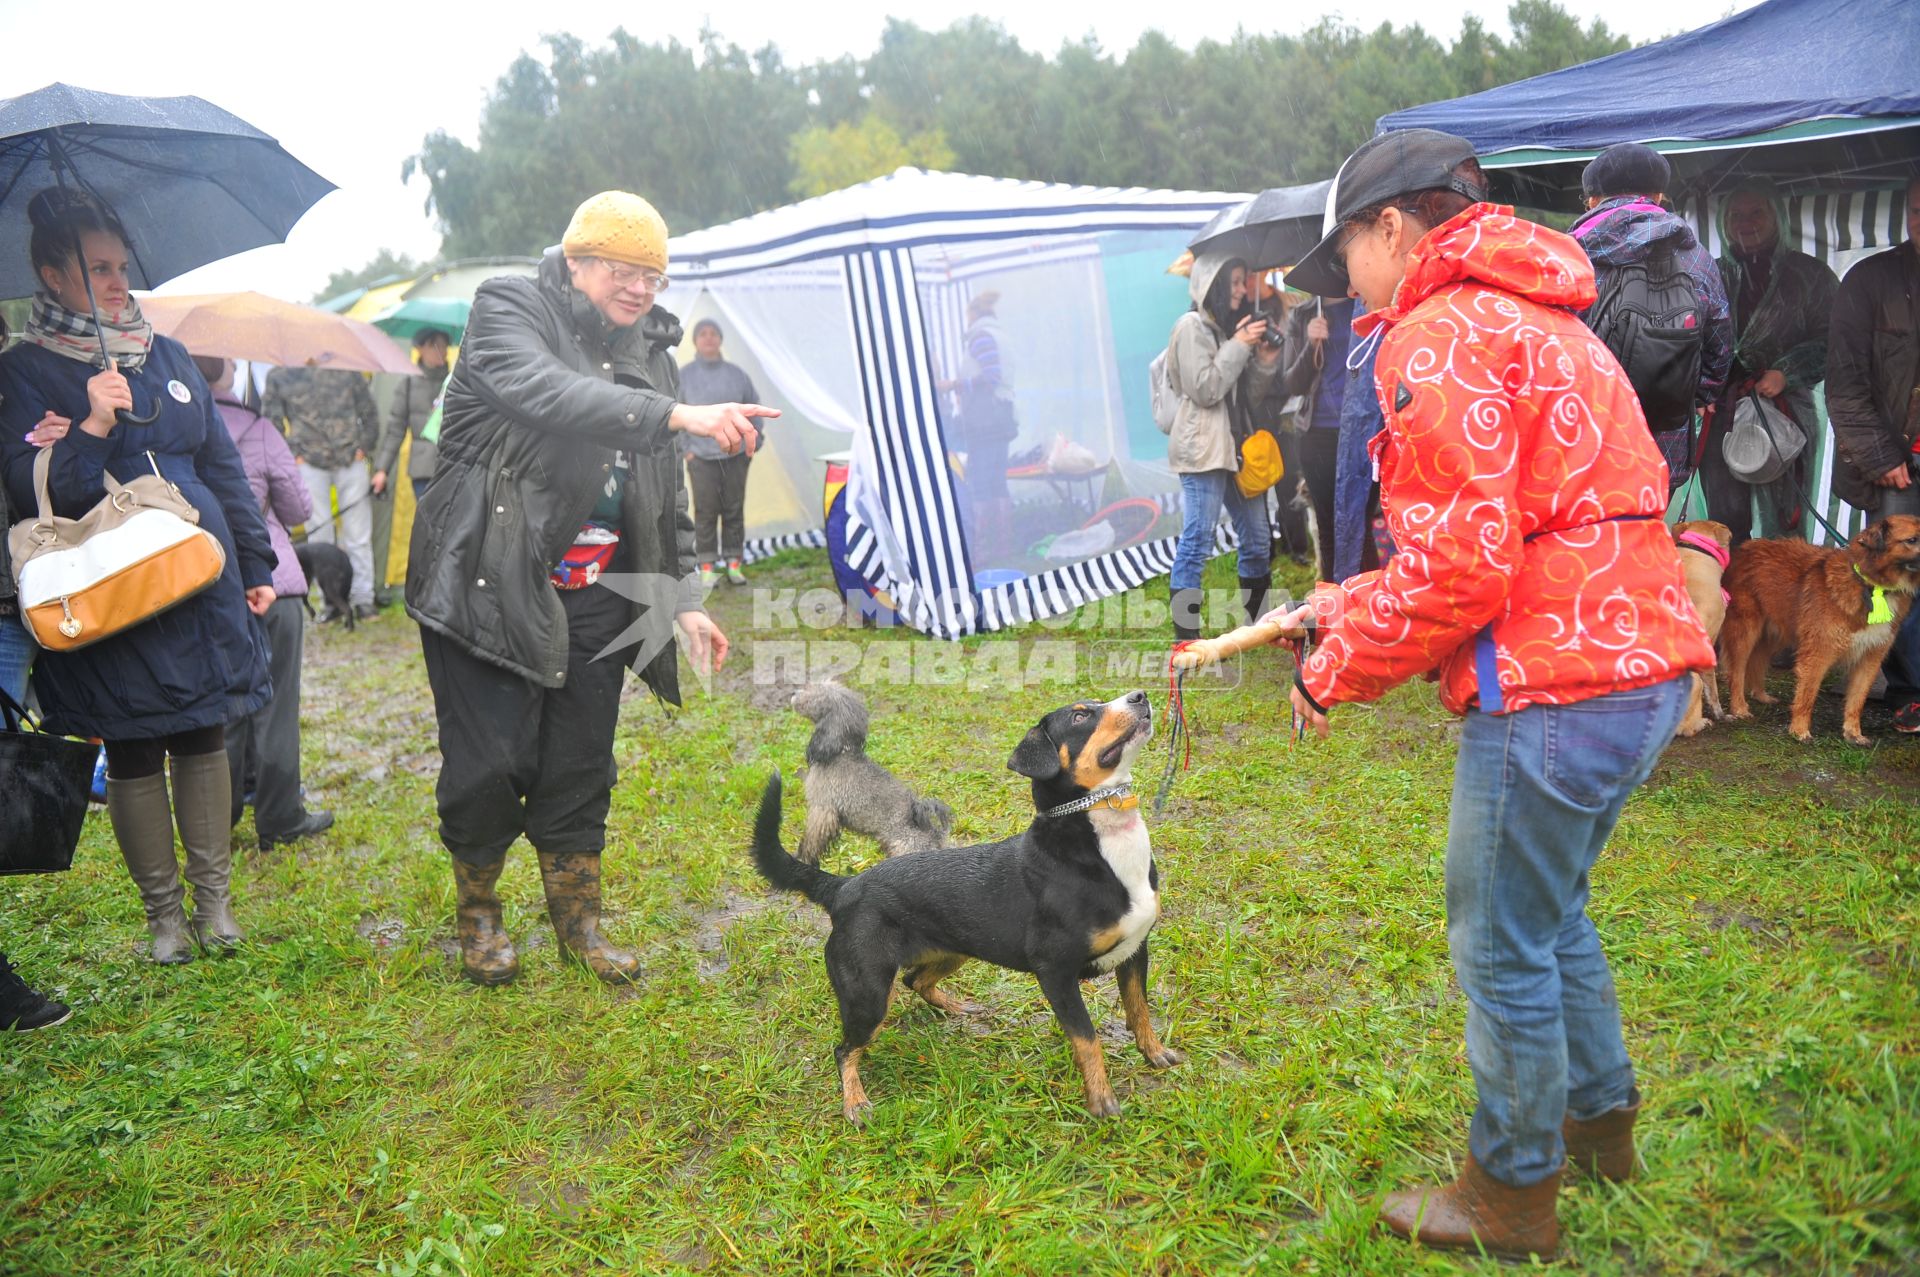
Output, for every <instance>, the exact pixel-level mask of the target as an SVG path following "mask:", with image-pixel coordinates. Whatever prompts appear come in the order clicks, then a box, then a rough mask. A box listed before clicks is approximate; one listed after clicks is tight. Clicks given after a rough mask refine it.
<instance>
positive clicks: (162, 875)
mask: <svg viewBox="0 0 1920 1277" xmlns="http://www.w3.org/2000/svg"><path fill="white" fill-rule="evenodd" d="M225 765H226V763H225V760H224V759H223V760H222V762H221V766H223V767H224V766H225ZM107 815H108V816H109V817H111V818H112V820H113V837H114V840H115V841H116V842H118V843H119V844H120V857H121V859H123V860H125V861H126V862H127V874H128V876H129V877H131V878H132V879H133V885H134V886H135V887H138V888H139V889H140V903H141V905H142V906H143V907H145V909H146V911H147V931H148V932H149V933H151V934H152V936H153V948H152V949H151V950H150V951H149V953H148V958H149V960H150V961H153V962H158V963H160V964H161V965H163V966H174V965H176V964H178V963H182V962H192V961H193V945H192V944H191V943H190V942H189V941H188V940H187V911H186V910H185V909H184V908H182V907H181V901H182V900H183V899H184V898H185V897H186V892H185V890H184V889H183V888H182V887H181V886H180V861H179V859H178V858H177V857H176V856H175V855H174V852H173V807H172V805H171V804H170V803H169V802H168V801H167V777H166V773H164V772H155V773H154V774H153V775H151V776H141V777H139V778H138V779H136V780H115V779H114V778H113V777H112V776H108V777H107ZM225 815H226V813H225V812H222V813H221V816H222V817H223V818H224V817H225Z"/></svg>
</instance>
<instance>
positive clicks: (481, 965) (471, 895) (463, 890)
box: [452, 856, 520, 988]
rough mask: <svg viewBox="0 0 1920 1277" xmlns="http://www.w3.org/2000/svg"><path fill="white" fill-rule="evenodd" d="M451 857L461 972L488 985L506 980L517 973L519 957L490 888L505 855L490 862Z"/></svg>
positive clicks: (503, 863) (498, 879)
mask: <svg viewBox="0 0 1920 1277" xmlns="http://www.w3.org/2000/svg"><path fill="white" fill-rule="evenodd" d="M452 860H453V885H454V889H455V905H454V915H453V916H454V920H455V924H456V928H457V930H458V932H459V935H460V971H461V974H463V975H465V976H466V977H467V979H469V980H471V981H473V982H474V983H475V984H479V985H485V986H487V987H489V988H491V987H492V986H494V985H499V984H510V983H512V982H513V980H514V978H515V977H516V976H518V975H519V974H520V957H519V955H518V954H516V953H515V952H514V951H513V941H512V940H511V939H509V938H508V936H507V928H506V924H505V923H503V922H502V921H501V920H500V897H499V896H498V895H497V894H496V893H495V892H494V884H495V883H497V882H499V881H500V871H501V870H502V869H504V868H506V866H507V861H506V857H504V856H502V857H501V858H500V859H499V860H496V861H494V862H493V863H492V864H490V865H475V864H469V863H468V862H467V861H464V860H462V859H460V857H458V856H454V857H452Z"/></svg>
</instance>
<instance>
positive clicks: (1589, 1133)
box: [1560, 1086, 1640, 1184]
mask: <svg viewBox="0 0 1920 1277" xmlns="http://www.w3.org/2000/svg"><path fill="white" fill-rule="evenodd" d="M1639 1116H1640V1088H1639V1087H1637V1086H1636V1087H1634V1088H1633V1090H1632V1091H1631V1092H1630V1093H1629V1094H1628V1096H1627V1102H1626V1103H1625V1104H1623V1105H1621V1106H1620V1107H1619V1108H1617V1109H1612V1110H1609V1111H1608V1112H1605V1113H1602V1114H1601V1115H1600V1116H1599V1117H1596V1118H1592V1119H1590V1120H1588V1121H1585V1122H1579V1121H1575V1120H1574V1119H1573V1117H1572V1116H1571V1115H1569V1116H1568V1117H1567V1119H1566V1120H1565V1121H1564V1122H1562V1123H1561V1124H1560V1136H1561V1138H1562V1139H1564V1140H1565V1141H1566V1143H1567V1169H1568V1170H1570V1171H1572V1172H1574V1173H1575V1174H1579V1175H1592V1176H1597V1177H1598V1178H1600V1179H1604V1180H1611V1181H1613V1182H1614V1183H1616V1184H1618V1183H1620V1182H1621V1181H1622V1180H1627V1179H1631V1178H1633V1123H1634V1119H1635V1118H1637V1117H1639Z"/></svg>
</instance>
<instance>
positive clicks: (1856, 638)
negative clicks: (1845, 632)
mask: <svg viewBox="0 0 1920 1277" xmlns="http://www.w3.org/2000/svg"><path fill="white" fill-rule="evenodd" d="M1891 642H1893V626H1892V625H1890V624H1888V623H1887V622H1885V621H1880V622H1877V623H1875V624H1873V625H1869V626H1868V627H1867V628H1866V629H1864V630H1855V631H1854V633H1853V642H1852V643H1851V644H1850V645H1849V650H1848V652H1847V658H1848V660H1850V661H1857V660H1859V659H1860V658H1861V657H1863V656H1865V655H1866V654H1867V653H1868V652H1871V651H1873V649H1875V648H1876V647H1880V646H1882V645H1884V644H1888V643H1891Z"/></svg>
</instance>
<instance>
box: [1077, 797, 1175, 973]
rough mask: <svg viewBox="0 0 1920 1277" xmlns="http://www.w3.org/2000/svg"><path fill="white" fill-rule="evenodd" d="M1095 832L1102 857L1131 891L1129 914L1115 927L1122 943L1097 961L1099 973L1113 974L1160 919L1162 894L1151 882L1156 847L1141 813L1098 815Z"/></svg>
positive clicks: (1101, 813)
mask: <svg viewBox="0 0 1920 1277" xmlns="http://www.w3.org/2000/svg"><path fill="white" fill-rule="evenodd" d="M1093 829H1094V832H1095V833H1097V834H1099V835H1100V855H1101V856H1102V857H1103V858H1104V859H1105V860H1106V862H1107V867H1108V868H1110V869H1112V870H1113V876H1114V877H1116V878H1118V879H1119V880H1120V885H1121V886H1123V887H1125V888H1126V889H1127V911H1126V913H1125V914H1123V915H1121V918H1120V921H1119V922H1118V923H1117V924H1115V930H1116V931H1118V932H1119V935H1120V939H1119V942H1118V943H1116V944H1115V945H1114V946H1113V948H1111V949H1109V950H1107V952H1105V953H1103V954H1101V955H1100V956H1099V957H1097V958H1095V959H1094V960H1093V965H1094V968H1095V969H1096V970H1100V971H1111V970H1113V969H1114V968H1115V967H1117V966H1119V965H1120V964H1121V963H1123V962H1125V961H1126V960H1127V959H1128V958H1130V957H1132V956H1133V952H1134V950H1136V949H1138V948H1139V947H1140V942H1141V941H1142V940H1145V939H1146V938H1147V932H1149V931H1151V930H1153V924H1154V923H1156V922H1158V921H1159V920H1160V895H1159V893H1158V892H1156V891H1155V890H1154V889H1153V884H1152V883H1151V882H1150V881H1149V880H1148V874H1149V872H1150V871H1151V870H1152V868H1153V845H1152V843H1151V842H1149V841H1148V839H1147V822H1146V821H1144V820H1142V819H1140V813H1139V812H1137V811H1121V812H1114V811H1099V812H1095V813H1093Z"/></svg>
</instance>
